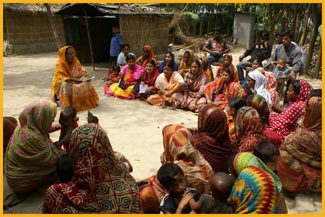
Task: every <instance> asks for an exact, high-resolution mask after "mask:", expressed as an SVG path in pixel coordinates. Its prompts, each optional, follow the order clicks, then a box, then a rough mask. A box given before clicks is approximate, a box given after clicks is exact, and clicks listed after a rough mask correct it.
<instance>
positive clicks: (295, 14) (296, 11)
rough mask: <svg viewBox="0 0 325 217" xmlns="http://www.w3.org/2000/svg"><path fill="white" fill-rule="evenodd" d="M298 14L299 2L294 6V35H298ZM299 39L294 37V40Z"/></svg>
mask: <svg viewBox="0 0 325 217" xmlns="http://www.w3.org/2000/svg"><path fill="white" fill-rule="evenodd" d="M297 14H298V4H297V5H296V6H295V8H294V12H293V20H292V33H293V35H294V36H296V32H297V31H298V30H297V28H296V24H297ZM296 40H297V39H296V38H295V37H294V38H293V41H296Z"/></svg>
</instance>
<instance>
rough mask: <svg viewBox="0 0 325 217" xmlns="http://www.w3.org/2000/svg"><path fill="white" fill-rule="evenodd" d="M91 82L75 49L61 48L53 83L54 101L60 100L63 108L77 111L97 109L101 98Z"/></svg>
mask: <svg viewBox="0 0 325 217" xmlns="http://www.w3.org/2000/svg"><path fill="white" fill-rule="evenodd" d="M90 80H91V79H89V78H88V73H87V71H86V70H85V68H84V67H83V66H82V65H81V63H80V62H79V60H78V59H77V57H76V52H75V50H74V48H73V47H71V46H64V47H62V48H60V49H59V52H58V60H57V63H56V67H55V72H54V76H53V81H52V89H51V97H52V100H54V101H58V100H60V102H61V105H62V108H65V107H67V106H73V107H74V108H75V109H76V110H77V111H82V110H89V109H92V108H95V107H96V106H97V103H98V100H99V97H98V95H97V93H96V90H95V88H94V86H92V85H91V83H90Z"/></svg>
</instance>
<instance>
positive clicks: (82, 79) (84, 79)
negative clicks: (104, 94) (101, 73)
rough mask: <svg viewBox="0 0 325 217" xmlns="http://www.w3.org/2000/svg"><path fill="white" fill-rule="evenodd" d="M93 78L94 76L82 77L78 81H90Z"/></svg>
mask: <svg viewBox="0 0 325 217" xmlns="http://www.w3.org/2000/svg"><path fill="white" fill-rule="evenodd" d="M94 78H95V75H93V76H91V77H86V76H82V77H81V78H80V79H79V80H80V81H91V80H93V79H94Z"/></svg>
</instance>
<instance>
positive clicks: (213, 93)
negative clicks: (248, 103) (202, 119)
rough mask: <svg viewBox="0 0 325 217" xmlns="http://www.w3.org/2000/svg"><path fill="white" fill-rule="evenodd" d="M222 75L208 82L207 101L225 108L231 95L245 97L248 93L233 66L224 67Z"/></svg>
mask: <svg viewBox="0 0 325 217" xmlns="http://www.w3.org/2000/svg"><path fill="white" fill-rule="evenodd" d="M221 75H222V77H221V78H218V79H217V80H215V81H213V82H211V83H209V84H207V86H206V88H205V98H206V99H207V103H214V104H215V105H217V106H218V107H219V108H221V109H225V106H226V105H227V103H228V100H229V99H230V98H231V97H234V96H239V97H243V96H245V95H246V93H245V91H244V89H243V88H242V86H241V85H240V83H239V82H238V76H237V74H236V73H235V71H234V70H233V68H231V67H225V68H223V69H222V72H221Z"/></svg>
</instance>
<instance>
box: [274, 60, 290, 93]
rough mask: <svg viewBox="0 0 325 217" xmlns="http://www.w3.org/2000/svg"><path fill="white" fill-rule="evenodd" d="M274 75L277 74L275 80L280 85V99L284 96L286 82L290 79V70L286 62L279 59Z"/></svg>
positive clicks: (278, 89)
mask: <svg viewBox="0 0 325 217" xmlns="http://www.w3.org/2000/svg"><path fill="white" fill-rule="evenodd" d="M273 74H275V78H276V81H277V84H278V88H277V91H278V93H279V97H280V99H282V97H283V96H284V92H283V87H284V83H285V81H287V80H288V77H289V68H287V67H286V60H285V59H279V61H278V63H277V65H276V67H274V69H273Z"/></svg>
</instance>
